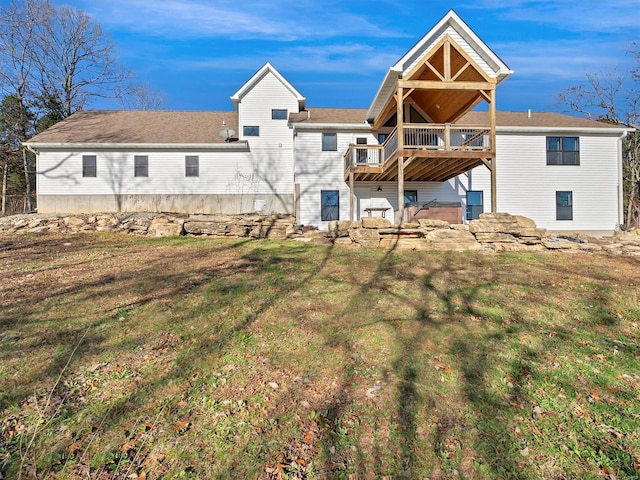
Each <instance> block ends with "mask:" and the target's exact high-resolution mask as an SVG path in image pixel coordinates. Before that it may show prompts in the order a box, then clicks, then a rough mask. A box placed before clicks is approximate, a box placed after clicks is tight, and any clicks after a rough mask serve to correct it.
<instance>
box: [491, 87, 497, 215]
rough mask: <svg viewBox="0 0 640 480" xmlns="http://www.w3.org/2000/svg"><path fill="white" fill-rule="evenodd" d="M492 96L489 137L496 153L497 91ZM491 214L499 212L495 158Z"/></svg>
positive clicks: (492, 149) (493, 91) (492, 177)
mask: <svg viewBox="0 0 640 480" xmlns="http://www.w3.org/2000/svg"><path fill="white" fill-rule="evenodd" d="M489 94H490V96H491V101H490V102H489V125H491V133H490V135H489V138H490V140H489V142H490V146H491V151H492V152H494V153H495V151H496V90H495V88H492V89H491V91H490V92H489ZM491 164H492V168H491V212H493V213H495V212H497V211H498V200H497V198H496V190H497V188H498V180H497V177H496V159H495V157H494V158H493V161H492V162H491Z"/></svg>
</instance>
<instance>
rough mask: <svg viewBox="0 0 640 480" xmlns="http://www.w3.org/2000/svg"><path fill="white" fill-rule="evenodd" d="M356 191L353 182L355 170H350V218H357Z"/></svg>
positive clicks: (352, 219)
mask: <svg viewBox="0 0 640 480" xmlns="http://www.w3.org/2000/svg"><path fill="white" fill-rule="evenodd" d="M355 210H356V193H355V191H354V184H353V170H351V171H350V172H349V220H351V221H352V222H353V221H354V220H355Z"/></svg>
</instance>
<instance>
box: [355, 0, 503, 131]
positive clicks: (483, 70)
mask: <svg viewBox="0 0 640 480" xmlns="http://www.w3.org/2000/svg"><path fill="white" fill-rule="evenodd" d="M444 43H448V44H450V45H451V51H453V52H455V53H456V55H458V57H460V58H462V59H464V60H463V61H462V63H461V67H462V68H464V69H466V70H465V71H462V69H460V70H457V72H452V75H454V76H455V78H453V79H454V80H455V79H457V80H464V81H468V80H473V78H467V77H466V76H468V75H469V74H472V73H473V72H475V73H476V75H478V76H480V77H483V78H484V79H491V81H493V82H495V83H496V84H498V83H500V82H501V81H502V80H504V79H505V78H507V77H508V76H509V75H511V74H512V73H513V71H512V70H511V69H509V67H508V66H507V65H506V64H505V63H504V62H503V61H502V60H501V59H500V58H499V57H498V56H497V55H496V54H495V53H494V52H493V51H492V50H491V49H490V48H489V47H488V46H487V45H486V44H485V43H484V42H483V41H482V40H480V38H479V37H478V36H477V35H476V34H475V33H474V32H473V30H471V28H469V26H468V25H467V24H466V23H464V22H463V21H462V19H461V18H460V17H459V16H458V14H457V13H456V12H454V11H453V10H449V12H448V13H447V14H446V15H445V16H444V17H442V19H441V20H440V21H439V22H438V23H437V24H436V25H435V26H434V27H433V28H432V29H431V30H429V32H427V33H426V35H424V36H423V37H422V38H421V39H420V40H419V41H418V42H417V43H416V44H415V45H414V46H413V47H411V49H410V50H409V51H408V52H407V53H405V54H404V55H403V56H402V57H401V58H400V59H399V60H398V61H397V62H396V63H395V64H394V65H393V66H392V67H391V68H389V70H388V72H387V75H386V76H385V78H384V80H383V81H382V84H381V85H380V88H379V89H378V92H377V93H376V95H375V97H374V99H373V101H372V102H371V106H370V107H369V111H368V112H367V120H368V121H370V122H373V121H374V120H375V119H376V118H377V117H378V115H380V114H381V112H382V110H383V109H384V108H385V105H387V103H388V101H389V99H390V98H391V96H392V95H393V94H394V92H395V87H396V83H397V81H398V80H400V79H407V78H410V77H415V76H416V75H418V76H420V75H421V74H422V73H424V72H421V70H424V68H425V67H426V68H429V69H430V70H431V72H426V73H427V75H430V74H431V73H433V74H434V75H435V77H433V79H434V80H438V77H439V76H440V77H442V75H441V72H437V70H438V68H437V67H435V68H434V65H433V62H430V61H433V60H434V59H435V58H436V57H438V55H439V49H440V47H441V45H442V44H444ZM464 63H469V65H470V66H471V67H472V68H470V69H468V68H467V67H465V66H464ZM456 73H458V74H459V75H455V74H456ZM425 78H429V77H425ZM445 80H449V79H445Z"/></svg>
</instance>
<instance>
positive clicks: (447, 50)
mask: <svg viewBox="0 0 640 480" xmlns="http://www.w3.org/2000/svg"><path fill="white" fill-rule="evenodd" d="M444 81H445V82H450V81H451V42H450V41H449V40H447V41H446V42H444Z"/></svg>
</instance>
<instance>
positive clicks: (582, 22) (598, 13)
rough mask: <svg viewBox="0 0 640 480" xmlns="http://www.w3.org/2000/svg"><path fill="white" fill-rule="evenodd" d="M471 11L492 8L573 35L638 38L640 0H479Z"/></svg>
mask: <svg viewBox="0 0 640 480" xmlns="http://www.w3.org/2000/svg"><path fill="white" fill-rule="evenodd" d="M469 8H473V9H483V10H486V9H492V10H496V11H498V12H500V15H501V17H502V18H504V19H507V20H517V21H526V22H533V23H539V24H543V25H553V26H554V27H556V28H558V29H561V30H568V31H574V32H594V33H595V32H600V33H602V32H619V31H622V30H628V34H629V35H630V36H634V34H635V37H636V38H637V37H638V11H639V9H640V1H639V0H606V1H600V0H583V1H576V0H509V1H504V0H476V2H474V3H473V4H472V5H469Z"/></svg>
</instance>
